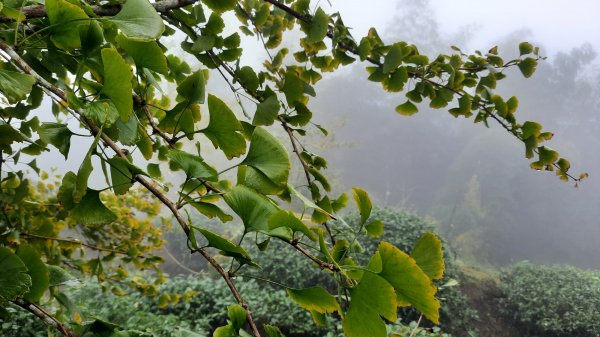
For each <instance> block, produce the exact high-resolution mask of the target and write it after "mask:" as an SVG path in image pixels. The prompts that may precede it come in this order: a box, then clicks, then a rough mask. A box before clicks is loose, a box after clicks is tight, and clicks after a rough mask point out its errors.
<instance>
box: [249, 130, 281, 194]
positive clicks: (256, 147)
mask: <svg viewBox="0 0 600 337" xmlns="http://www.w3.org/2000/svg"><path fill="white" fill-rule="evenodd" d="M242 164H245V165H249V166H252V167H254V168H255V169H257V170H259V171H261V172H262V173H263V174H264V175H265V176H267V177H268V178H269V179H270V180H271V181H272V182H273V183H275V184H277V185H281V186H285V184H287V180H288V176H289V174H290V167H291V164H290V159H289V157H288V153H287V151H286V149H285V148H284V147H283V145H281V143H280V142H279V140H278V139H277V138H275V137H274V136H273V135H271V134H270V133H269V132H268V131H267V130H265V129H263V128H260V127H257V128H255V129H254V132H253V133H252V138H251V139H250V148H249V149H248V155H247V156H246V158H245V159H244V160H243V161H242Z"/></svg>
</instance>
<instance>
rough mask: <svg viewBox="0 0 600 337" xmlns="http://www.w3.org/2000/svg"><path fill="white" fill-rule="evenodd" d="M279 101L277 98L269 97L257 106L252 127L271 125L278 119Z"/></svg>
mask: <svg viewBox="0 0 600 337" xmlns="http://www.w3.org/2000/svg"><path fill="white" fill-rule="evenodd" d="M279 109H280V106H279V101H278V100H277V96H275V95H272V96H269V98H267V99H266V100H264V101H262V102H260V103H259V104H258V105H257V106H256V112H255V113H254V118H253V119H252V125H271V124H273V122H274V121H275V119H277V114H278V113H279Z"/></svg>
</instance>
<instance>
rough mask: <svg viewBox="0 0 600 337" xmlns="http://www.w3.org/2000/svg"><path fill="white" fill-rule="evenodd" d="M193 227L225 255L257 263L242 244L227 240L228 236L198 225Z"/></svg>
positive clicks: (245, 262)
mask: <svg viewBox="0 0 600 337" xmlns="http://www.w3.org/2000/svg"><path fill="white" fill-rule="evenodd" d="M192 228H193V229H194V230H195V231H198V232H200V234H202V236H204V237H205V238H206V240H207V241H208V247H213V248H216V249H219V250H220V251H221V254H223V255H225V256H231V257H233V258H234V259H236V260H238V261H239V262H240V263H243V264H252V265H256V264H255V263H254V262H252V257H251V256H250V254H248V252H246V250H245V249H244V248H242V247H241V246H238V245H236V244H235V243H233V242H231V241H229V240H227V239H226V238H224V237H222V236H220V235H218V234H215V233H213V232H211V231H209V230H207V229H204V228H200V227H197V226H192Z"/></svg>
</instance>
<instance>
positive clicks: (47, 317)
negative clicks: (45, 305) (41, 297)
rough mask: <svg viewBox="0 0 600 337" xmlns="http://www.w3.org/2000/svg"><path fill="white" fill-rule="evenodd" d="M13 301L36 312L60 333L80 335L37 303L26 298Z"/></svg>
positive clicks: (68, 336)
mask: <svg viewBox="0 0 600 337" xmlns="http://www.w3.org/2000/svg"><path fill="white" fill-rule="evenodd" d="M12 302H13V303H14V304H16V305H18V306H20V307H21V308H23V309H25V310H27V311H29V312H30V313H32V314H34V315H35V316H37V317H38V318H41V319H42V320H43V321H44V323H46V324H48V325H51V326H53V327H54V328H55V329H56V330H58V331H60V333H62V334H63V335H65V336H66V337H78V336H77V334H75V332H73V330H71V329H70V328H69V327H68V326H66V325H65V324H64V323H62V322H61V321H59V320H58V319H57V318H56V317H54V316H52V315H50V314H49V313H47V312H46V311H45V310H44V309H42V308H41V307H39V306H38V305H37V304H33V303H30V302H27V301H26V300H23V299H16V300H14V301H12Z"/></svg>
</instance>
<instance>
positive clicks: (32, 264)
mask: <svg viewBox="0 0 600 337" xmlns="http://www.w3.org/2000/svg"><path fill="white" fill-rule="evenodd" d="M16 254H17V256H18V257H19V258H20V259H21V261H22V262H23V264H24V265H25V266H26V267H27V274H29V276H30V277H31V286H30V287H29V292H27V293H26V294H25V295H24V296H23V297H24V298H25V299H26V300H28V301H30V302H38V301H39V300H40V299H41V298H42V295H44V293H45V292H46V289H48V286H49V275H48V268H47V267H46V264H45V263H44V262H42V260H41V258H40V255H39V254H38V253H37V252H36V250H35V249H34V248H33V247H32V246H30V245H26V244H21V245H19V247H18V248H17V252H16Z"/></svg>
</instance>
